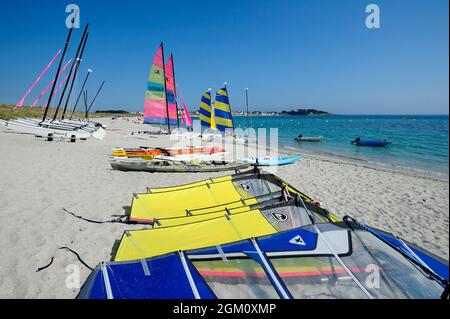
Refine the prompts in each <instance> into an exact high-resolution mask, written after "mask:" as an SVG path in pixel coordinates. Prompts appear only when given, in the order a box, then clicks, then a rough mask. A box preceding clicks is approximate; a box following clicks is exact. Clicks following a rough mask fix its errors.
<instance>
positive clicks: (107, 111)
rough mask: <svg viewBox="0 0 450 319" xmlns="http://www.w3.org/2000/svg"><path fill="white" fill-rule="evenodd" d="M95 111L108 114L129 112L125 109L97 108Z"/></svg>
mask: <svg viewBox="0 0 450 319" xmlns="http://www.w3.org/2000/svg"><path fill="white" fill-rule="evenodd" d="M95 113H108V114H129V113H130V112H128V111H125V110H98V111H95Z"/></svg>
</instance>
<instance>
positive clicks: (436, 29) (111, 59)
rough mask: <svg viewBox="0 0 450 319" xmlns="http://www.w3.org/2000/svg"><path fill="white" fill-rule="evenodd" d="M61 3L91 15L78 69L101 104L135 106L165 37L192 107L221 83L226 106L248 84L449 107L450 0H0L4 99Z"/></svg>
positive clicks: (375, 110)
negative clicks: (369, 22) (375, 8)
mask: <svg viewBox="0 0 450 319" xmlns="http://www.w3.org/2000/svg"><path fill="white" fill-rule="evenodd" d="M68 3H76V4H78V5H79V6H80V9H81V23H82V26H83V25H84V24H85V23H86V22H89V23H90V35H89V42H88V44H87V47H86V51H85V59H84V61H83V64H82V70H83V72H82V73H81V77H83V76H84V72H85V71H86V68H88V67H89V68H92V69H94V70H95V72H94V74H93V75H92V77H91V79H90V80H89V81H90V83H89V87H88V90H89V95H90V96H93V95H94V94H95V91H96V89H97V87H98V86H99V85H100V83H101V81H102V80H106V84H105V87H104V91H103V93H102V94H101V96H100V97H99V98H98V100H97V103H96V108H97V109H106V108H128V109H130V110H142V108H143V97H144V90H145V87H146V81H147V78H148V73H149V69H150V64H151V61H152V59H153V56H154V54H155V51H156V49H157V47H158V45H159V42H160V41H163V42H164V45H165V53H166V56H168V55H169V54H170V53H173V54H174V58H175V73H176V79H177V82H178V83H179V86H180V88H181V90H182V93H183V95H184V98H185V100H186V102H187V104H188V107H189V108H190V109H192V110H194V109H197V108H198V104H199V101H200V96H201V94H202V92H203V91H205V90H206V89H208V87H211V88H213V89H217V88H219V87H220V86H221V85H222V84H223V82H224V81H227V82H228V87H229V93H230V99H231V103H232V107H233V108H234V109H242V108H243V105H244V101H245V91H244V90H245V88H246V87H248V88H249V92H250V107H251V109H252V110H256V109H257V110H261V111H268V110H284V109H292V108H298V107H314V108H318V109H322V110H326V111H330V112H333V113H341V114H422V113H423V114H448V105H449V94H448V85H449V74H448V68H449V65H448V61H449V60H448V59H449V51H448V45H449V44H448V1H446V0H433V1H425V0H422V1H414V0H405V1H400V0H388V1H376V2H371V1H360V0H341V1H336V0H296V1H275V0H274V1H272V0H265V1H261V0H255V1H253V0H241V1H233V0H228V1H194V0H185V1H152V0H145V1H137V0H136V1H134V0H129V1H93V0H90V1H87V0H86V1H85V0H82V1H75V0H73V1H62V0H59V1H58V0H40V1H32V0H28V1H1V2H0V6H1V7H0V39H1V50H0V103H17V101H18V100H19V99H20V98H21V96H22V95H23V93H24V92H25V91H26V89H27V88H28V86H29V85H31V83H32V82H33V81H34V79H35V78H36V77H37V75H38V74H39V73H40V72H41V70H42V69H43V68H44V66H45V65H46V64H47V63H48V61H49V60H50V59H51V57H52V56H53V55H54V54H55V52H56V51H57V50H58V49H59V48H61V47H62V46H63V42H64V40H65V38H66V34H67V29H66V28H65V19H66V16H67V13H66V12H65V7H66V5H67V4H68ZM369 3H377V4H378V5H379V6H380V9H381V28H380V29H367V28H366V26H365V19H366V16H367V13H365V7H366V5H368V4H369ZM81 33H82V29H79V30H76V31H75V32H74V35H73V38H72V42H71V47H70V49H69V52H68V53H69V55H70V56H73V55H74V54H75V50H76V46H77V45H78V41H79V39H80V37H81ZM55 69H56V63H55V65H54V67H53V68H52V69H51V71H49V73H48V74H47V75H46V76H45V78H44V79H43V80H42V82H41V83H40V84H39V85H38V86H37V87H36V88H35V90H34V91H33V93H32V94H31V95H30V97H29V98H28V99H27V100H26V102H28V104H31V102H32V101H33V100H34V98H35V97H36V96H37V95H38V94H39V92H40V91H41V90H42V89H43V88H44V87H45V85H46V84H47V83H48V82H49V81H50V79H51V77H52V76H53V75H54V73H55ZM80 82H81V81H80Z"/></svg>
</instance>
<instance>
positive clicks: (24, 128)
mask: <svg viewBox="0 0 450 319" xmlns="http://www.w3.org/2000/svg"><path fill="white" fill-rule="evenodd" d="M87 30H88V25H86V27H85V28H84V32H83V35H82V37H81V40H80V43H79V45H78V49H77V51H76V54H75V58H74V59H70V60H68V62H66V64H65V65H64V66H62V65H63V61H64V58H65V56H66V52H67V47H68V44H69V42H70V38H71V36H72V32H73V28H70V30H69V33H68V36H67V40H66V42H65V46H64V50H62V54H61V58H60V62H59V66H58V69H57V71H56V75H55V77H54V79H53V80H52V81H51V82H50V83H49V84H48V85H47V87H46V88H45V89H44V91H42V92H41V94H40V95H39V96H38V98H37V99H35V100H34V102H33V104H32V106H35V105H36V104H37V102H38V101H39V100H40V98H42V96H43V95H45V94H46V92H47V91H48V89H49V88H50V87H51V90H50V93H49V97H48V101H47V103H46V104H45V105H44V107H43V109H44V115H43V117H42V119H35V118H20V119H15V120H9V121H4V122H2V124H3V125H4V126H5V127H6V128H7V129H9V130H14V131H18V132H20V133H26V134H35V135H41V136H42V135H48V134H53V135H56V136H60V137H70V138H73V137H75V138H88V137H90V136H93V137H96V138H99V139H103V137H104V136H105V133H106V131H105V130H104V128H103V127H102V125H101V124H99V123H96V122H91V121H89V120H88V119H87V117H86V118H85V119H83V120H81V121H78V120H72V119H64V115H65V112H66V110H67V106H68V103H69V100H70V95H71V92H72V90H73V86H74V82H75V79H76V75H77V71H78V69H79V66H80V63H81V57H82V55H83V52H84V48H85V46H86V42H87V38H88V32H87ZM60 52H61V50H60V51H58V53H57V54H56V55H55V57H54V58H53V59H52V60H51V61H50V63H49V64H48V65H47V67H46V68H45V69H44V71H43V72H42V73H41V75H40V76H39V77H38V79H37V80H36V81H35V82H34V83H33V85H32V86H31V87H30V88H29V89H28V90H27V92H26V94H25V95H24V96H23V97H22V99H21V100H20V101H19V102H18V103H17V105H16V108H17V107H21V106H23V104H24V101H25V98H26V97H27V96H28V95H29V94H30V92H31V90H32V89H33V88H34V86H35V85H36V84H37V83H38V82H39V80H40V78H41V77H42V76H43V74H45V72H47V70H48V68H50V66H51V65H52V64H53V62H54V60H55V59H56V57H57V56H58V55H59V54H60ZM69 65H70V67H69V71H68V73H67V74H66V75H65V77H64V78H63V80H62V81H61V83H60V84H59V86H58V87H56V84H57V82H58V78H59V77H60V76H62V74H63V72H64V70H65V69H66V68H67V67H68V66H69ZM72 74H73V76H72ZM70 81H71V85H70V88H69V90H68V91H67V93H68V94H67V98H66V102H65V104H64V108H63V110H62V116H61V119H57V115H58V111H59V109H60V107H61V106H62V102H63V99H64V97H65V93H66V90H67V88H68V85H69V82H70ZM63 85H64V86H63ZM61 87H63V90H62V93H61V96H60V99H59V102H58V105H57V107H56V110H55V113H54V115H53V118H52V119H48V118H47V114H48V110H49V108H50V105H51V101H52V99H53V97H55V96H56V92H57V91H58V90H59V89H60V88H61ZM98 93H99V92H97V95H98ZM94 101H95V98H94V100H93V101H92V103H91V106H92V105H93V103H94Z"/></svg>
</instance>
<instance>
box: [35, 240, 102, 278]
mask: <svg viewBox="0 0 450 319" xmlns="http://www.w3.org/2000/svg"><path fill="white" fill-rule="evenodd" d="M58 249H61V250H62V249H64V250H68V251H70V252H71V253H73V254H74V255H75V256H76V257H77V259H78V261H79V262H81V263H82V264H83V265H84V266H85V267H86V268H88V269H90V270H94V268H92V267H91V266H89V265H88V264H87V263H86V262H84V261H83V259H81V257H80V255H79V254H78V253H77V252H76V251H75V250H73V249H71V248H69V247H67V246H62V247H59V248H58ZM54 260H55V257H54V256H52V258H51V260H50V262H49V263H48V264H47V265H45V266H42V267H39V268H38V269H37V270H36V272H40V271H42V270H44V269H47V268H48V267H50V266H51V265H52V264H53V261H54Z"/></svg>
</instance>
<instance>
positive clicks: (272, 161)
mask: <svg viewBox="0 0 450 319" xmlns="http://www.w3.org/2000/svg"><path fill="white" fill-rule="evenodd" d="M299 159H300V155H297V156H290V157H246V158H243V159H242V160H243V161H245V162H247V163H249V164H251V165H256V166H277V165H287V164H293V163H295V162H297V161H298V160H299Z"/></svg>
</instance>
